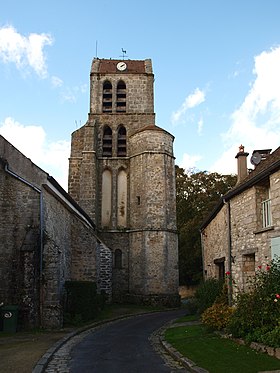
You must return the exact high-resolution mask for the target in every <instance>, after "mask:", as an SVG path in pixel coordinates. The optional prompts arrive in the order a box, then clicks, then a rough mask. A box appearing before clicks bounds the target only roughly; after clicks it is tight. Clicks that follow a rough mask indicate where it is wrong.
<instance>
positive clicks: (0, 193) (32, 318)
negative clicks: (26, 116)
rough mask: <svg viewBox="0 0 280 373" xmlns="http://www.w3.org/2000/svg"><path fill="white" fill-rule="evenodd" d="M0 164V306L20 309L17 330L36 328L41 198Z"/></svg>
mask: <svg viewBox="0 0 280 373" xmlns="http://www.w3.org/2000/svg"><path fill="white" fill-rule="evenodd" d="M2 166H3V164H0V211H1V213H0V237H1V240H0V302H3V303H4V305H7V304H13V305H18V306H19V307H20V318H19V327H20V328H22V327H24V326H25V325H26V324H29V325H30V326H32V327H36V326H38V316H39V301H38V297H39V283H38V276H39V251H40V241H39V234H40V218H39V211H40V208H39V207H40V194H39V193H38V192H36V191H35V190H34V189H32V188H31V187H30V186H28V185H26V184H24V183H22V182H21V181H20V180H17V179H16V178H14V177H13V176H11V175H9V174H8V173H7V172H5V171H4V170H3V167H2Z"/></svg>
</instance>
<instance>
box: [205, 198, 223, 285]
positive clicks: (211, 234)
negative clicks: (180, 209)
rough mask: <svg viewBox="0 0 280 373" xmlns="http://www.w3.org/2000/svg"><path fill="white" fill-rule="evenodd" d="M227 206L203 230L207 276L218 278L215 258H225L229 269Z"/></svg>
mask: <svg viewBox="0 0 280 373" xmlns="http://www.w3.org/2000/svg"><path fill="white" fill-rule="evenodd" d="M227 232H228V227H227V206H226V205H224V206H223V207H222V209H221V210H220V211H219V213H218V214H217V215H216V217H215V219H213V220H212V221H211V222H210V224H208V226H207V227H206V228H205V229H204V230H203V233H202V239H203V264H204V266H203V267H204V271H205V272H204V274H205V277H206V278H210V277H216V278H218V275H219V271H218V267H217V266H216V265H215V263H214V260H215V259H220V258H225V268H226V270H227V269H228V233H227Z"/></svg>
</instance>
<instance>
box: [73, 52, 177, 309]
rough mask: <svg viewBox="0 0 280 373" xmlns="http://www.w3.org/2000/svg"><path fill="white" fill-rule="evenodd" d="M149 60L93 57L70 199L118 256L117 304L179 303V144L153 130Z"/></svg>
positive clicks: (75, 150) (115, 266)
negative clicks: (175, 146)
mask: <svg viewBox="0 0 280 373" xmlns="http://www.w3.org/2000/svg"><path fill="white" fill-rule="evenodd" d="M153 85H154V75H153V70H152V62H151V60H149V59H146V60H144V61H139V60H121V61H119V60H111V59H110V60H108V59H98V58H94V60H93V62H92V66H91V73H90V112H89V116H88V121H87V123H86V124H85V125H84V126H83V127H81V128H80V129H78V130H77V131H75V132H74V133H73V134H72V144H71V156H70V160H69V185H68V187H69V193H70V195H71V196H72V197H73V198H74V199H75V200H76V201H77V202H78V203H79V204H80V206H81V207H82V208H83V209H84V210H85V211H86V212H87V213H88V214H89V216H90V217H91V218H92V219H93V220H94V222H95V223H96V227H97V234H98V236H99V238H100V239H101V240H102V241H103V242H104V243H105V244H106V245H107V246H108V247H109V248H110V249H111V250H112V252H113V258H114V260H113V269H112V271H113V299H114V300H122V301H132V302H136V303H145V304H161V305H168V306H174V305H176V304H178V300H179V296H178V250H177V232H176V191H175V164H174V155H173V140H174V137H173V136H172V135H171V134H170V133H168V132H167V131H165V130H163V129H161V128H159V127H157V126H156V125H155V113H154V88H153Z"/></svg>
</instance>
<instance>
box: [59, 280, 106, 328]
mask: <svg viewBox="0 0 280 373" xmlns="http://www.w3.org/2000/svg"><path fill="white" fill-rule="evenodd" d="M104 303H105V295H104V294H100V295H99V294H97V291H96V284H95V283H94V282H89V281H66V282H65V302H64V322H65V323H68V324H72V325H79V324H81V323H83V322H86V321H90V320H93V319H94V318H95V317H96V315H97V314H98V312H99V311H100V310H101V309H103V307H104Z"/></svg>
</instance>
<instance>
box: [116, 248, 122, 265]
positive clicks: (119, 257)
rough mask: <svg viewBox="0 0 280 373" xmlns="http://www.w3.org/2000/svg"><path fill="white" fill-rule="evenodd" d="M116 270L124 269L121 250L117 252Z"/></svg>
mask: <svg viewBox="0 0 280 373" xmlns="http://www.w3.org/2000/svg"><path fill="white" fill-rule="evenodd" d="M114 264H115V265H114V267H115V268H118V269H120V268H122V251H121V250H120V249H116V250H115V263H114Z"/></svg>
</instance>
